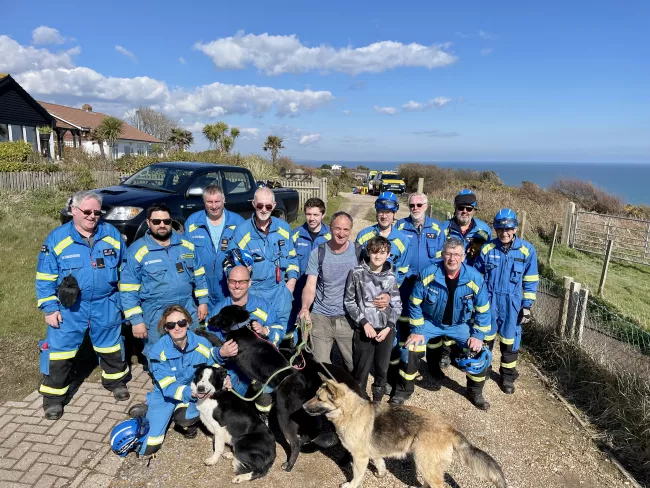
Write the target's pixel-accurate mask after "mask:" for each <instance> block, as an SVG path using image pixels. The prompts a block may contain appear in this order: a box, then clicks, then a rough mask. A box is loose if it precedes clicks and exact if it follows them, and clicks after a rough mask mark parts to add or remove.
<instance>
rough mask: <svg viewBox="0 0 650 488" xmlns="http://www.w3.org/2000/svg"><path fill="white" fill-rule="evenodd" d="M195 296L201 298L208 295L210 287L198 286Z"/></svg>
mask: <svg viewBox="0 0 650 488" xmlns="http://www.w3.org/2000/svg"><path fill="white" fill-rule="evenodd" d="M194 296H195V297H196V298H201V297H205V296H208V289H207V288H197V289H196V290H194Z"/></svg>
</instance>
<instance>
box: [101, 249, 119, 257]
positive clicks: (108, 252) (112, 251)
mask: <svg viewBox="0 0 650 488" xmlns="http://www.w3.org/2000/svg"><path fill="white" fill-rule="evenodd" d="M116 255H117V254H116V253H115V249H104V256H116Z"/></svg>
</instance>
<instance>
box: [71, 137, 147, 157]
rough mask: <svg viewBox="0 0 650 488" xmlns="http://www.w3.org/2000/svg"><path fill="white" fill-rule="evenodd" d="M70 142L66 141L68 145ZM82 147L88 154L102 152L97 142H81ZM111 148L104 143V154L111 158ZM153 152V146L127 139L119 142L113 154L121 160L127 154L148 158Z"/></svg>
mask: <svg viewBox="0 0 650 488" xmlns="http://www.w3.org/2000/svg"><path fill="white" fill-rule="evenodd" d="M69 142H70V145H72V141H69ZM67 143H68V141H66V144H67ZM81 147H83V149H84V150H85V151H86V152H87V153H88V154H101V150H100V148H99V144H98V143H97V142H93V141H82V142H81ZM109 152H110V148H109V147H108V144H107V143H106V142H104V154H106V156H107V157H108V156H109ZM150 152H151V144H149V143H148V142H141V141H129V140H125V139H119V140H118V141H117V145H116V147H115V151H114V153H113V155H114V157H115V158H116V159H117V158H121V157H122V156H124V155H125V154H136V155H138V154H143V155H145V156H148V155H149V154H150Z"/></svg>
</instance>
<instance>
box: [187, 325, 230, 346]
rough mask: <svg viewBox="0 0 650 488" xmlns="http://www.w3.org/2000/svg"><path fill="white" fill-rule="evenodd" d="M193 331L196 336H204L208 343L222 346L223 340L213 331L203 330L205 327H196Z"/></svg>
mask: <svg viewBox="0 0 650 488" xmlns="http://www.w3.org/2000/svg"><path fill="white" fill-rule="evenodd" d="M193 332H194V333H195V334H196V335H198V336H201V337H205V338H206V339H207V340H208V341H210V344H212V345H213V346H214V347H221V346H223V341H222V340H221V339H219V337H218V336H217V334H215V333H214V332H210V331H209V330H205V329H196V330H195V331H193Z"/></svg>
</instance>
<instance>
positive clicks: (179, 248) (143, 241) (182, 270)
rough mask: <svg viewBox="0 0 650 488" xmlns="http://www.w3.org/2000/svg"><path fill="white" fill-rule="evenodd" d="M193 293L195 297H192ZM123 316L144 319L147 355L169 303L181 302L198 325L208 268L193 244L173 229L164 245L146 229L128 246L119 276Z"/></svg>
mask: <svg viewBox="0 0 650 488" xmlns="http://www.w3.org/2000/svg"><path fill="white" fill-rule="evenodd" d="M192 294H194V296H192ZM120 295H121V298H122V305H123V307H124V317H125V318H126V319H127V320H129V321H131V325H137V324H139V323H142V322H144V324H145V325H146V327H147V338H146V339H145V340H144V351H143V352H144V355H145V356H146V357H147V358H149V351H150V349H151V346H152V345H153V344H155V342H156V341H157V340H158V339H160V333H159V332H158V321H159V320H160V317H162V314H163V312H164V311H165V309H166V308H167V307H168V306H170V305H181V306H183V307H185V309H186V310H187V311H188V312H190V314H191V315H192V326H191V327H192V328H193V329H195V328H196V327H198V318H197V314H196V303H195V299H196V300H198V302H199V304H204V303H205V304H207V303H208V301H209V298H208V285H207V281H206V279H205V268H204V267H203V265H202V264H201V260H200V259H199V256H198V254H196V253H195V252H194V244H192V243H191V242H189V241H188V240H185V239H182V238H181V236H180V235H178V234H177V233H176V232H175V231H172V234H171V238H170V244H169V246H168V247H166V248H165V247H163V246H161V245H160V244H158V243H157V242H156V241H155V240H154V239H153V237H151V233H150V232H149V231H147V233H146V234H145V235H144V237H142V238H140V239H138V240H137V241H135V242H134V243H133V244H131V245H130V246H129V248H128V249H127V252H126V263H124V266H123V267H122V275H121V277H120Z"/></svg>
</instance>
